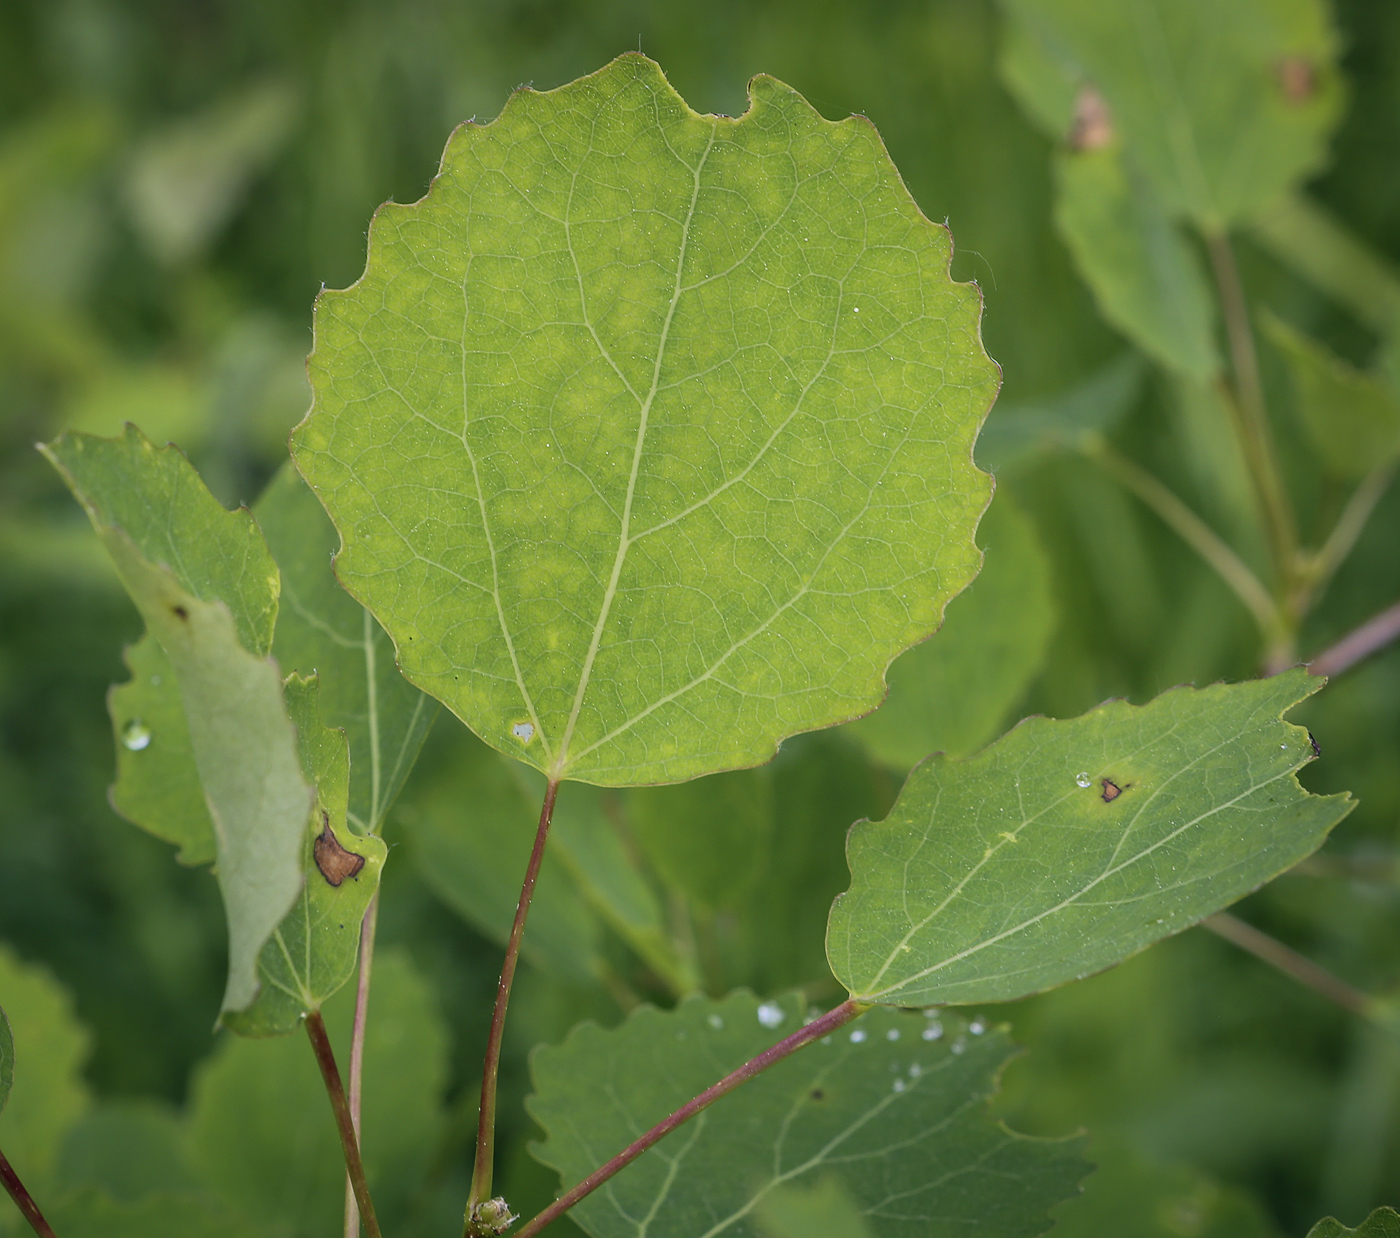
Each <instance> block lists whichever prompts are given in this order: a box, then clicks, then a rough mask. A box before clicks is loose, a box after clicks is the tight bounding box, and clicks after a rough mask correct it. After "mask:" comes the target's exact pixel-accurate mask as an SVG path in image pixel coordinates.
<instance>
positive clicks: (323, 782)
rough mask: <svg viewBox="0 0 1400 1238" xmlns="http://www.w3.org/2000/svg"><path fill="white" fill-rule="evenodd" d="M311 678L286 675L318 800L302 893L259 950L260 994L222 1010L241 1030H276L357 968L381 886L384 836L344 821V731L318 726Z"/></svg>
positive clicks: (287, 1028) (288, 1026)
mask: <svg viewBox="0 0 1400 1238" xmlns="http://www.w3.org/2000/svg"><path fill="white" fill-rule="evenodd" d="M317 687H318V683H317V681H316V680H314V679H302V678H300V677H299V676H296V675H293V676H292V677H291V678H290V679H288V680H287V684H286V701H287V708H288V712H289V713H290V714H291V717H292V721H293V723H294V724H295V726H296V729H297V742H298V745H299V748H300V752H301V759H302V765H303V768H304V770H305V773H306V777H307V780H308V781H309V782H311V783H312V785H314V786H315V788H316V807H315V810H314V811H313V812H312V814H311V818H310V823H309V828H308V829H307V831H306V835H305V838H304V840H303V847H302V855H303V860H302V864H303V871H304V873H305V877H304V880H303V883H302V889H301V896H300V898H298V900H297V902H296V904H295V906H293V908H292V909H291V911H289V912H288V913H287V915H286V916H285V917H284V918H283V920H282V923H281V924H279V925H278V926H277V928H276V929H275V930H274V931H273V934H272V937H271V938H270V939H269V940H268V942H267V944H266V945H264V946H263V948H262V953H261V954H260V955H259V957H258V979H259V989H258V996H257V999H256V1000H255V1001H254V1002H253V1004H252V1005H251V1006H249V1007H248V1008H247V1009H246V1010H241V1011H237V1012H235V1013H232V1014H228V1015H225V1016H224V1023H225V1024H226V1025H227V1026H228V1027H229V1028H230V1029H232V1030H233V1031H235V1032H237V1033H238V1034H239V1035H241V1036H279V1035H283V1034H285V1033H287V1032H292V1031H295V1030H296V1029H297V1028H299V1027H300V1026H301V1020H302V1016H303V1015H305V1014H307V1013H308V1012H309V1011H313V1010H320V1009H321V1006H322V1004H323V1003H324V1002H325V1000H326V999H327V998H328V997H330V996H331V995H332V994H333V993H335V992H337V991H338V990H339V989H340V987H341V986H342V985H344V984H345V983H346V982H347V981H348V980H350V978H351V977H352V976H353V975H354V974H355V962H356V959H357V958H358V956H359V946H360V923H361V921H362V920H363V919H364V917H365V910H366V909H367V908H368V907H369V901H370V899H371V898H373V897H374V893H375V891H376V890H377V889H378V888H379V875H380V873H381V871H382V870H383V867H384V859H385V855H386V848H385V846H384V842H383V840H381V839H379V838H373V837H358V836H356V835H355V834H354V833H352V832H351V830H350V828H349V826H348V825H347V824H346V820H345V810H346V803H347V798H348V788H349V778H350V768H349V753H348V750H347V744H346V739H345V733H344V732H343V731H340V730H332V729H330V728H329V727H327V726H324V725H322V722H321V717H320V712H319V710H318V708H317Z"/></svg>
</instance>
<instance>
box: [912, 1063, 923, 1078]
mask: <svg viewBox="0 0 1400 1238" xmlns="http://www.w3.org/2000/svg"><path fill="white" fill-rule="evenodd" d="M923 1073H924V1068H923V1067H922V1066H920V1065H919V1063H918V1062H915V1063H914V1064H913V1065H912V1066H911V1067H909V1078H911V1079H917V1078H919V1077H920V1076H921V1075H922V1074H923Z"/></svg>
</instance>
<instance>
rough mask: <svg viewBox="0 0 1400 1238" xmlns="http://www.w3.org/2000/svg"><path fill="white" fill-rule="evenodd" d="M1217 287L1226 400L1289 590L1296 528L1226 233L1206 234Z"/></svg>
mask: <svg viewBox="0 0 1400 1238" xmlns="http://www.w3.org/2000/svg"><path fill="white" fill-rule="evenodd" d="M1206 248H1207V249H1208V250H1209V251H1210V263H1211V267H1212V268H1213V269H1214V271H1215V283H1216V287H1217V288H1218V289H1219V291H1220V309H1221V315H1222V317H1223V318H1224V320H1225V336H1226V339H1227V340H1228V341H1229V345H1230V368H1231V370H1232V371H1233V373H1234V379H1235V383H1234V387H1235V391H1234V394H1235V398H1234V399H1233V400H1227V401H1226V403H1227V405H1228V406H1229V408H1230V410H1231V411H1232V412H1233V413H1234V415H1235V432H1236V434H1237V435H1238V436H1239V440H1240V446H1241V448H1242V449H1243V451H1244V457H1245V462H1246V464H1247V465H1248V467H1249V473H1250V478H1251V480H1252V481H1253V482H1254V488H1255V490H1256V492H1257V493H1258V496H1259V505H1260V507H1261V508H1262V509H1263V512H1264V520H1265V523H1266V524H1267V525H1268V529H1269V540H1270V543H1271V545H1272V548H1273V554H1274V568H1275V573H1276V575H1277V577H1278V580H1279V584H1280V586H1281V588H1282V589H1283V590H1284V591H1287V590H1288V589H1289V587H1290V585H1291V583H1292V578H1293V570H1294V564H1295V560H1296V558H1297V554H1298V534H1297V526H1296V524H1295V522H1294V519H1293V509H1292V507H1291V506H1290V505H1289V502H1288V492H1287V491H1286V490H1285V489H1284V485H1283V474H1282V472H1281V471H1280V469H1279V465H1278V456H1277V453H1276V452H1275V450H1274V436H1273V430H1272V429H1271V427H1270V425H1269V413H1268V409H1267V408H1266V407H1265V403H1264V384H1263V382H1262V380H1261V379H1260V377H1259V358H1258V355H1257V354H1256V353H1255V351H1254V332H1253V331H1252V330H1251V328H1250V325H1249V307H1248V305H1247V303H1246V302H1245V296H1244V285H1243V284H1241V283H1240V271H1239V267H1238V266H1236V264H1235V251H1234V250H1233V249H1232V248H1231V246H1230V239H1229V237H1227V236H1226V235H1225V234H1224V233H1223V232H1217V233H1214V234H1212V235H1210V236H1207V237H1206Z"/></svg>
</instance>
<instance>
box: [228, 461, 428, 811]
mask: <svg viewBox="0 0 1400 1238" xmlns="http://www.w3.org/2000/svg"><path fill="white" fill-rule="evenodd" d="M253 514H254V515H255V516H256V517H257V520H258V524H259V526H260V527H261V528H262V531H263V533H264V534H265V535H266V536H267V542H268V545H269V546H270V547H271V548H272V553H273V556H274V557H275V558H276V560H277V566H278V567H279V568H280V569H281V572H282V600H281V606H280V607H279V609H278V612H277V631H276V634H275V636H274V637H273V642H272V652H273V653H274V654H275V655H276V656H277V660H278V662H279V663H280V664H281V666H282V670H283V671H284V672H285V673H287V674H290V673H291V672H293V671H296V672H299V673H300V674H303V675H312V674H315V675H318V676H319V678H320V682H321V687H320V701H321V717H322V718H323V719H324V720H325V723H326V725H327V726H331V727H343V728H344V730H345V734H346V735H347V736H348V737H349V740H350V809H349V811H350V822H351V824H352V825H353V826H355V828H356V829H358V830H359V831H360V832H362V833H364V832H369V833H378V832H379V828H380V825H381V824H382V822H383V820H384V814H385V813H386V812H388V810H389V807H390V805H392V804H393V802H394V800H395V799H397V798H398V794H399V792H400V791H401V790H402V789H403V784H404V781H405V780H406V779H407V778H408V774H409V771H410V770H411V769H412V768H413V764H414V762H415V761H416V760H417V759H418V753H419V750H420V749H421V748H422V746H423V740H424V739H425V738H426V737H427V734H428V729H429V727H431V726H432V724H433V719H434V718H435V717H436V716H437V712H438V706H437V702H436V701H434V700H432V699H431V698H430V697H426V696H424V695H423V693H421V692H419V691H418V689H417V688H415V687H414V686H413V685H412V684H410V683H409V682H408V680H406V679H405V678H404V677H403V676H402V675H400V674H399V671H398V667H397V666H396V665H395V654H394V647H393V645H392V644H391V642H390V640H389V637H388V635H387V634H386V633H385V631H384V629H383V628H381V627H380V626H379V624H377V623H376V622H375V621H374V619H373V618H372V617H371V616H370V613H369V612H368V611H367V610H365V608H364V607H363V606H361V605H360V604H359V603H358V602H357V601H355V599H354V598H352V597H351V596H350V595H349V594H348V593H346V592H345V590H344V589H342V588H341V586H340V582H339V581H337V580H336V578H335V573H334V572H333V571H332V570H331V558H332V556H333V555H334V554H335V552H336V550H337V548H338V547H339V545H340V539H339V537H338V536H337V535H336V531H335V526H334V525H332V524H331V522H330V520H329V519H327V517H326V513H325V511H324V509H323V508H322V507H321V505H320V504H319V503H318V502H316V498H315V496H314V495H313V494H312V493H311V491H310V490H309V489H308V488H307V486H306V483H305V482H303V481H302V480H301V479H300V478H299V477H298V476H297V475H296V472H295V471H294V470H293V469H292V467H291V465H290V464H287V465H285V466H284V467H283V468H282V470H281V471H280V472H279V473H278V474H277V476H276V477H274V478H273V479H272V481H271V482H270V483H269V485H268V487H267V489H266V490H264V491H263V493H262V495H261V496H260V497H259V499H258V501H257V503H255V504H254V505H253Z"/></svg>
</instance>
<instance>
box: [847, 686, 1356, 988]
mask: <svg viewBox="0 0 1400 1238" xmlns="http://www.w3.org/2000/svg"><path fill="white" fill-rule="evenodd" d="M1320 686H1321V684H1320V683H1319V682H1318V680H1316V679H1314V678H1312V677H1311V676H1310V675H1308V673H1307V672H1306V671H1305V670H1302V669H1298V670H1293V671H1288V672H1286V673H1285V674H1282V675H1278V676H1276V677H1274V678H1273V679H1261V680H1254V681H1252V682H1249V683H1242V684H1216V685H1214V686H1212V687H1209V688H1202V689H1199V690H1198V689H1194V688H1175V689H1173V690H1172V691H1170V692H1166V693H1163V694H1162V695H1161V696H1159V697H1157V699H1156V700H1154V701H1152V702H1150V703H1149V704H1147V705H1143V706H1134V705H1129V704H1128V703H1127V702H1125V701H1110V702H1108V703H1107V704H1105V705H1101V706H1099V707H1098V708H1097V709H1094V710H1091V711H1090V712H1089V713H1087V714H1084V715H1083V716H1082V717H1079V718H1074V719H1071V720H1069V721H1056V720H1053V719H1050V718H1030V719H1027V720H1026V721H1025V722H1022V723H1021V725H1020V726H1018V727H1016V728H1015V730H1013V731H1011V732H1010V733H1009V734H1007V735H1005V736H1004V737H1003V738H1002V739H1000V740H998V741H997V742H996V743H995V744H993V745H992V746H991V747H989V748H987V749H985V750H984V751H983V752H981V753H979V754H978V755H977V756H975V757H971V758H969V759H967V760H963V761H949V760H945V759H944V758H942V757H934V758H931V759H930V760H928V761H926V762H924V764H922V765H920V766H918V767H917V768H916V769H915V770H914V772H913V773H911V774H910V775H909V780H908V781H907V782H906V783H905V786H904V790H903V791H902V792H901V794H900V798H899V801H898V802H897V803H896V804H895V806H894V808H893V810H892V811H891V812H890V815H889V816H888V817H886V818H885V820H884V821H879V822H870V821H862V822H858V823H857V824H856V825H855V826H853V827H852V829H851V834H850V838H849V840H848V843H847V858H848V860H849V863H850V866H851V888H850V890H849V891H848V892H847V893H845V894H843V895H841V896H840V897H839V898H838V899H837V900H836V902H835V904H834V905H833V907H832V909H831V922H830V926H829V928H828V931H827V954H828V956H829V958H830V960H831V966H832V970H833V971H834V972H835V973H836V977H837V979H838V980H840V981H841V983H842V984H843V985H845V986H846V987H847V989H849V990H850V992H851V994H852V995H853V996H855V997H856V998H858V999H859V1000H861V1001H866V1002H882V1003H888V1004H890V1005H900V1006H920V1005H927V1004H930V1003H934V1002H937V1003H966V1002H991V1001H1010V1000H1013V999H1015V998H1018V997H1024V996H1026V995H1027V994H1030V993H1036V992H1039V991H1040V990H1042V989H1047V988H1050V987H1052V986H1053V985H1057V984H1063V983H1064V982H1066V981H1068V980H1074V979H1078V978H1080V977H1083V976H1087V975H1090V974H1091V973H1093V972H1096V971H1100V970H1101V969H1103V968H1105V967H1109V966H1111V965H1112V964H1114V963H1117V962H1119V961H1120V960H1122V959H1124V958H1126V957H1127V956H1128V955H1130V954H1133V953H1135V952H1136V951H1138V950H1141V949H1142V948H1143V947H1144V946H1147V945H1149V944H1151V943H1152V942H1154V941H1157V940H1159V939H1161V938H1163V937H1167V936H1169V935H1170V934H1172V933H1176V932H1179V931H1180V930H1182V929H1184V928H1187V927H1188V926H1190V925H1192V924H1195V923H1196V922H1197V921H1198V920H1200V919H1202V918H1203V917H1205V916H1207V915H1209V914H1211V913H1212V912H1215V911H1218V910H1220V909H1221V908H1222V907H1225V906H1227V905H1228V904H1230V903H1232V902H1234V901H1235V900H1236V899H1238V898H1241V897H1242V896H1243V895H1245V894H1247V893H1249V891H1251V890H1253V889H1255V888H1256V887H1257V886H1260V885H1262V884H1263V883H1264V882H1266V881H1268V880H1270V879H1271V878H1273V877H1276V876H1277V875H1278V874H1279V873H1281V872H1284V871H1285V870H1287V869H1289V868H1291V867H1292V866H1293V865H1294V864H1296V863H1297V862H1298V861H1299V860H1301V859H1302V858H1303V857H1304V856H1306V855H1309V854H1310V853H1311V852H1313V851H1315V850H1316V849H1317V848H1318V847H1319V846H1321V844H1322V842H1323V840H1324V839H1325V838H1326V837H1327V833H1328V831H1329V830H1330V829H1331V828H1332V827H1333V826H1334V825H1335V824H1336V823H1337V822H1338V821H1340V820H1341V819H1342V818H1343V817H1344V816H1346V814H1347V813H1348V812H1349V811H1350V810H1351V808H1352V806H1353V805H1352V800H1351V799H1350V797H1349V796H1346V795H1331V796H1316V795H1309V794H1308V793H1307V792H1305V791H1304V790H1303V789H1302V787H1300V786H1299V785H1298V780H1297V778H1296V777H1295V776H1294V774H1295V771H1296V770H1297V769H1298V768H1299V767H1300V766H1302V765H1304V764H1306V763H1307V762H1308V761H1311V760H1312V759H1313V758H1314V757H1315V756H1316V750H1315V748H1314V745H1313V742H1312V737H1311V736H1310V735H1309V734H1308V732H1307V731H1305V730H1304V729H1303V728H1302V727H1299V726H1292V725H1289V724H1288V723H1285V722H1283V721H1282V720H1281V719H1282V714H1283V713H1284V712H1285V711H1286V710H1288V709H1289V708H1291V707H1292V706H1293V705H1295V704H1296V703H1297V702H1298V701H1300V700H1303V699H1304V698H1305V697H1307V696H1310V695H1311V694H1312V693H1314V692H1316V691H1317V690H1318V688H1319V687H1320Z"/></svg>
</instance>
